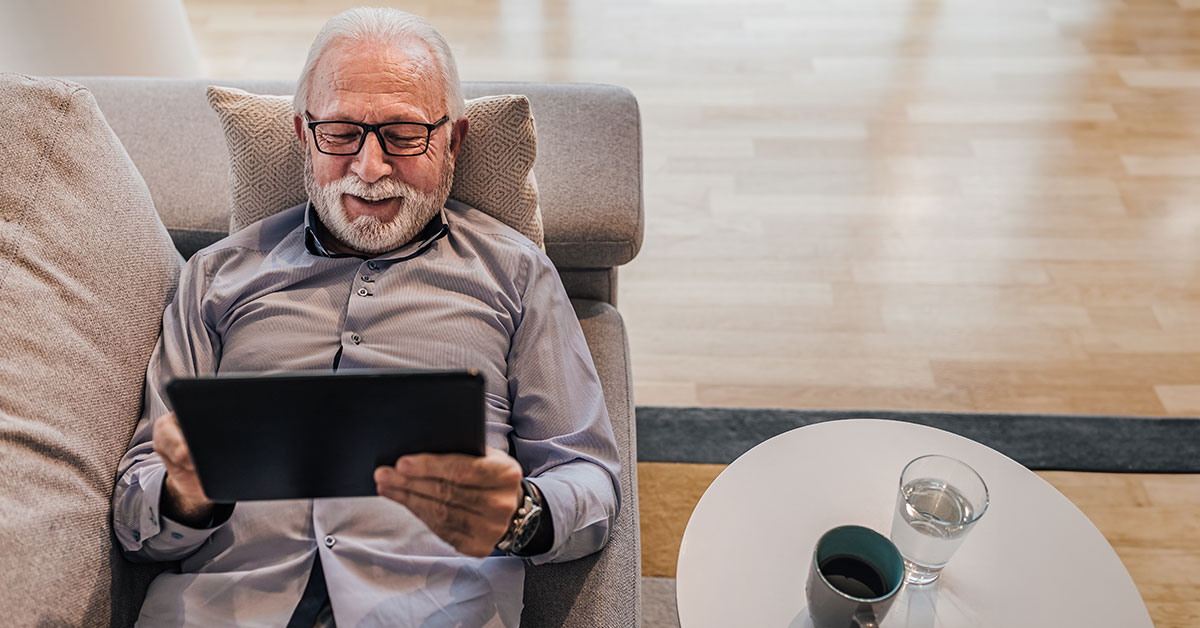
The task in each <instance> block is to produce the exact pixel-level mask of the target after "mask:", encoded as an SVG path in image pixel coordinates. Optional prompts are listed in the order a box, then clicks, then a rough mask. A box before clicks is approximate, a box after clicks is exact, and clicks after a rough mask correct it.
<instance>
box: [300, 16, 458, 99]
mask: <svg viewBox="0 0 1200 628" xmlns="http://www.w3.org/2000/svg"><path fill="white" fill-rule="evenodd" d="M414 38H415V39H417V40H419V41H422V42H424V43H425V44H426V45H427V46H429V49H430V51H432V52H433V57H434V59H435V60H437V64H438V69H439V70H440V71H441V75H442V82H443V84H444V85H445V91H446V111H447V114H446V115H448V116H449V117H450V120H451V121H452V122H453V121H454V120H457V119H459V118H461V117H462V116H463V112H464V111H466V105H465V104H464V103H463V95H462V84H461V83H460V82H459V80H458V66H457V65H455V63H454V53H453V52H451V51H450V44H448V43H446V39H445V38H444V37H442V34H441V33H439V32H438V31H437V29H436V28H434V27H433V26H432V25H431V24H429V22H426V21H425V20H423V19H421V18H420V17H418V16H416V15H413V14H412V13H405V12H404V11H399V10H397V9H379V8H374V7H361V8H358V9H350V10H349V11H343V12H342V13H339V14H337V15H335V16H334V17H333V18H332V19H330V20H329V21H328V22H326V23H325V26H323V27H321V32H319V33H317V37H316V39H314V40H313V43H312V47H311V48H309V49H308V60H307V61H305V62H304V70H302V71H301V72H300V81H299V83H297V85H296V96H295V98H294V99H293V108H294V109H295V112H296V113H297V114H301V115H303V114H304V112H305V110H306V107H307V104H308V91H309V89H310V88H311V85H312V73H313V70H314V69H315V68H316V67H317V61H319V60H320V58H321V55H323V54H325V51H326V50H327V49H329V47H330V46H331V45H333V44H334V43H336V42H340V41H369V42H378V43H387V44H393V45H396V46H401V45H403V44H405V43H408V42H410V41H412V40H413V39H414Z"/></svg>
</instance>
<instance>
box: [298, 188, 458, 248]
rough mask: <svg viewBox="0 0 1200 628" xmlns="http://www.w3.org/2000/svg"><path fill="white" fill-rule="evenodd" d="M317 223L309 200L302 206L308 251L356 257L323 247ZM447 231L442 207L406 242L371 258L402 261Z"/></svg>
mask: <svg viewBox="0 0 1200 628" xmlns="http://www.w3.org/2000/svg"><path fill="white" fill-rule="evenodd" d="M319 225H321V221H320V219H319V218H318V217H317V211H316V208H314V207H313V204H312V201H309V202H308V204H307V205H306V206H305V207H304V246H305V248H307V249H308V252H309V253H312V254H313V255H316V256H318V257H332V258H341V257H358V256H356V255H352V254H350V253H334V252H332V251H330V250H329V249H327V248H325V244H324V243H322V242H321V236H320V233H321V231H322V230H321V229H320V228H318V226H319ZM448 233H450V223H449V222H447V220H446V208H445V207H442V208H441V209H440V210H438V213H437V214H435V215H434V216H433V218H432V219H430V220H429V223H427V224H426V225H425V227H424V228H422V229H421V231H419V232H418V233H417V235H416V236H415V237H414V238H413V239H412V240H409V242H408V243H407V244H405V245H403V246H401V247H399V248H397V249H393V250H391V251H388V252H386V253H380V254H379V255H375V256H371V259H382V260H395V261H403V260H406V259H410V258H413V257H416V256H418V255H420V254H421V253H424V252H425V251H426V250H428V249H429V247H431V246H433V243H434V242H436V241H437V240H440V239H441V238H442V237H444V236H445V235H446V234H448Z"/></svg>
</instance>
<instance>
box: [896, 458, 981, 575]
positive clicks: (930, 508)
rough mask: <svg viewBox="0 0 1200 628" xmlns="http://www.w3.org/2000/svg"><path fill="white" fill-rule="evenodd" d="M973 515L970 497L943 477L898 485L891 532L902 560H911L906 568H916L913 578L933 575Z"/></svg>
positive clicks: (959, 538)
mask: <svg viewBox="0 0 1200 628" xmlns="http://www.w3.org/2000/svg"><path fill="white" fill-rule="evenodd" d="M974 519H975V512H974V507H973V506H972V505H971V501H970V500H968V499H967V498H966V497H965V496H964V495H963V494H962V493H961V492H960V491H959V490H958V489H956V488H954V487H953V486H950V485H949V484H946V483H945V482H944V481H941V480H936V479H932V478H918V479H916V480H913V481H911V482H909V483H907V484H905V485H904V486H903V487H901V489H900V499H898V500H896V517H895V519H893V521H892V535H891V536H892V542H894V543H895V544H896V548H897V549H899V550H900V553H901V554H902V555H903V556H904V559H905V561H906V562H909V563H911V564H910V565H909V568H910V571H916V572H917V575H918V577H917V578H916V579H915V581H917V582H920V581H922V580H925V581H932V580H934V579H936V578H937V573H938V572H939V571H941V569H942V567H944V566H945V565H946V563H947V562H949V561H950V557H951V556H952V555H953V554H954V550H956V549H958V546H959V544H961V543H962V542H963V539H964V538H966V535H967V532H968V531H969V529H970V524H971V523H973V521H974ZM920 574H925V577H924V578H922V577H920ZM913 580H914V579H913V578H912V577H910V581H913Z"/></svg>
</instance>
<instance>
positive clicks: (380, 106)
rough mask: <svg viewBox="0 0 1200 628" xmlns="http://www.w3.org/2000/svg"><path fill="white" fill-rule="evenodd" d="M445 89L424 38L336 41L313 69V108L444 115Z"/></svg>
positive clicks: (347, 111) (311, 87) (376, 112)
mask: <svg viewBox="0 0 1200 628" xmlns="http://www.w3.org/2000/svg"><path fill="white" fill-rule="evenodd" d="M444 89H445V88H444V85H443V83H442V81H441V74H440V71H439V69H438V66H437V61H436V59H435V58H434V56H433V54H432V52H431V51H430V50H429V47H428V46H427V45H425V44H424V43H423V42H420V41H413V42H404V43H402V44H399V45H396V44H380V43H364V42H347V43H336V44H334V45H332V46H330V48H329V49H328V50H326V52H325V53H324V54H323V55H321V59H320V61H319V62H318V64H317V67H316V68H315V71H314V72H313V81H312V84H311V86H310V91H309V98H308V100H309V103H310V106H309V110H310V111H312V112H313V113H314V114H316V113H318V111H317V110H321V111H320V112H319V113H321V114H327V113H334V111H326V110H331V109H332V110H338V111H341V112H343V113H345V114H350V113H360V115H404V114H405V113H408V114H409V115H410V116H411V115H414V114H415V115H422V116H432V115H440V113H441V110H442V109H444V108H445V105H444V102H445V95H444V93H443V90H444ZM360 109H364V110H363V111H361V112H359V111H358V110H360Z"/></svg>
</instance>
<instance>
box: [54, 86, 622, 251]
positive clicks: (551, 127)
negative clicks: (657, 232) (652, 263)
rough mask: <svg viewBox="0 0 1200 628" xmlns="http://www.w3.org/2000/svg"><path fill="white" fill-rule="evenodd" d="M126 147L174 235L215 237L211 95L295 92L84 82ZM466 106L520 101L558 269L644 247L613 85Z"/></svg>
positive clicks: (217, 182) (217, 137)
mask: <svg viewBox="0 0 1200 628" xmlns="http://www.w3.org/2000/svg"><path fill="white" fill-rule="evenodd" d="M72 80H77V81H79V82H81V83H83V84H84V85H86V86H88V87H89V88H90V89H91V90H92V92H93V93H94V94H95V95H96V100H97V101H98V102H99V103H100V108H101V110H103V111H104V112H105V114H106V116H107V117H108V120H109V124H111V125H112V127H113V130H115V131H116V132H117V135H118V136H119V137H120V138H121V140H122V142H124V144H125V148H126V150H128V151H129V154H130V156H131V157H132V158H133V161H134V163H136V164H138V167H139V168H140V169H141V170H142V176H143V177H145V179H146V184H147V186H148V187H149V188H150V193H151V194H152V195H153V196H154V202H155V205H156V206H157V207H158V210H159V214H160V216H162V219H163V223H164V224H166V226H167V228H168V229H170V230H171V231H172V233H178V232H180V231H188V232H190V234H191V236H192V237H198V232H209V233H224V232H225V231H226V229H227V228H228V224H229V198H230V194H229V181H228V167H229V166H228V158H227V156H226V151H225V144H224V142H225V140H224V133H223V132H222V130H221V124H220V122H219V121H218V120H217V115H216V113H214V112H213V111H212V110H211V108H209V106H208V102H207V100H206V97H205V90H206V88H207V87H208V85H211V84H219V85H226V86H230V87H237V88H240V89H244V90H246V91H248V92H252V93H258V94H290V93H292V91H293V90H294V89H295V85H294V82H292V81H250V80H220V79H203V80H178V79H147V78H113V77H81V78H76V79H72ZM463 92H464V95H465V96H466V97H467V98H478V97H481V96H487V95H493V94H524V95H526V96H528V97H529V102H530V104H531V105H532V107H533V115H534V118H535V120H536V123H537V132H538V155H537V161H536V162H535V164H534V167H533V171H534V174H535V176H536V178H537V182H538V192H539V197H540V205H541V209H542V217H543V221H544V229H545V242H546V252H547V253H548V254H549V255H550V259H552V260H554V263H555V265H556V266H557V267H558V268H560V269H565V268H606V267H611V266H619V265H621V264H624V263H626V262H628V261H630V260H631V259H633V257H634V256H635V255H636V254H637V251H638V249H639V248H640V247H641V243H642V229H643V219H642V185H641V182H642V163H641V126H640V125H641V121H640V117H639V113H638V108H637V101H636V99H634V97H633V94H631V93H630V92H629V91H628V90H626V89H624V88H620V87H614V86H611V85H589V84H572V83H565V84H551V83H472V82H467V83H464V84H463Z"/></svg>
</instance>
